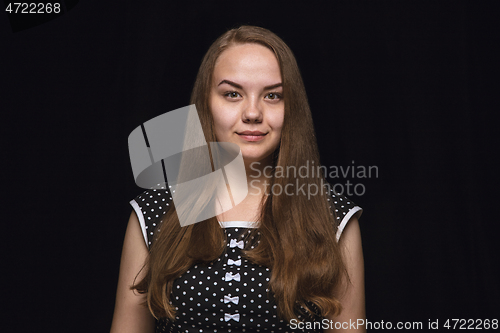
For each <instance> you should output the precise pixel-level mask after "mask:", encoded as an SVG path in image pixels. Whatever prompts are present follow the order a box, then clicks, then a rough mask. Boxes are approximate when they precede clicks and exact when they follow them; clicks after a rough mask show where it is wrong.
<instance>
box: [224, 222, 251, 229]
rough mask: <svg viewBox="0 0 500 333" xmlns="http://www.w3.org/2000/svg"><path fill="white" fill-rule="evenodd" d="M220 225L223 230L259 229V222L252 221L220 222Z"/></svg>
mask: <svg viewBox="0 0 500 333" xmlns="http://www.w3.org/2000/svg"><path fill="white" fill-rule="evenodd" d="M219 224H220V226H221V228H257V227H258V226H259V223H258V222H250V221H226V222H220V221H219Z"/></svg>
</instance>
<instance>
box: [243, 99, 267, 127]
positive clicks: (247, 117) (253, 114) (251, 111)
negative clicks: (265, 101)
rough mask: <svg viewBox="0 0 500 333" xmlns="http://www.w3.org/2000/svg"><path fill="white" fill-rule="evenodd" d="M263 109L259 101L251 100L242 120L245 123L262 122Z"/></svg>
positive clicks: (246, 106)
mask: <svg viewBox="0 0 500 333" xmlns="http://www.w3.org/2000/svg"><path fill="white" fill-rule="evenodd" d="M262 116H263V114H262V107H261V105H260V104H259V101H257V100H249V101H248V103H247V104H246V105H245V107H244V109H243V114H242V118H243V121H244V122H261V121H262Z"/></svg>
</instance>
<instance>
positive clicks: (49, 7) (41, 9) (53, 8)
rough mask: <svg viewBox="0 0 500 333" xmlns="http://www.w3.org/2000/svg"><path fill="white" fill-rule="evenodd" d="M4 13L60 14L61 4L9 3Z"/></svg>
mask: <svg viewBox="0 0 500 333" xmlns="http://www.w3.org/2000/svg"><path fill="white" fill-rule="evenodd" d="M5 11H6V12H9V14H12V13H14V14H52V13H56V14H58V13H60V12H61V4H60V3H58V2H55V3H26V2H14V3H12V2H11V3H9V4H8V5H7V8H5Z"/></svg>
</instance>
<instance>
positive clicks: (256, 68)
mask: <svg viewBox="0 0 500 333" xmlns="http://www.w3.org/2000/svg"><path fill="white" fill-rule="evenodd" d="M214 80H215V81H216V82H215V83H216V84H217V85H218V84H219V83H220V82H221V81H222V80H230V81H232V82H237V83H238V84H240V85H249V84H256V83H259V84H263V85H265V86H268V85H273V84H276V83H280V82H281V72H280V67H279V64H278V60H277V59H276V56H275V55H274V53H273V52H272V51H271V50H269V49H268V48H267V47H265V46H262V45H259V44H255V43H251V44H250V43H248V44H238V45H234V46H231V47H229V48H228V49H227V50H225V51H223V52H222V53H221V55H220V56H219V58H218V59H217V61H216V64H215V68H214Z"/></svg>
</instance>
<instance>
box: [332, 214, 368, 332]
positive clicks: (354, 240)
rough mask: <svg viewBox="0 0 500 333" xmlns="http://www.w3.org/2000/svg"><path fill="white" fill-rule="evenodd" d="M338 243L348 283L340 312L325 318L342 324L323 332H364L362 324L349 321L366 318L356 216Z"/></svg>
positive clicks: (361, 252)
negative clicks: (347, 274) (337, 314)
mask: <svg viewBox="0 0 500 333" xmlns="http://www.w3.org/2000/svg"><path fill="white" fill-rule="evenodd" d="M339 244H340V247H341V249H342V252H343V255H344V260H345V264H346V268H347V272H348V273H349V278H350V283H348V284H347V286H346V289H345V292H344V293H343V294H342V296H341V298H340V302H341V303H342V307H343V310H342V313H341V314H340V315H339V316H337V317H333V316H332V317H327V318H328V319H329V320H333V323H335V322H337V325H340V326H339V327H342V326H343V328H340V329H327V330H325V332H327V333H330V332H366V329H365V326H364V325H362V326H361V325H359V326H358V325H351V323H360V320H363V324H364V321H365V320H366V318H365V316H366V315H365V280H364V262H363V248H362V246H361V232H360V230H359V222H358V219H357V218H356V216H353V217H352V218H351V220H350V221H349V223H347V226H346V228H345V229H344V231H343V232H342V236H341V237H340V240H339ZM358 320H359V321H358ZM330 326H331V325H330ZM333 327H335V326H333Z"/></svg>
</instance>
